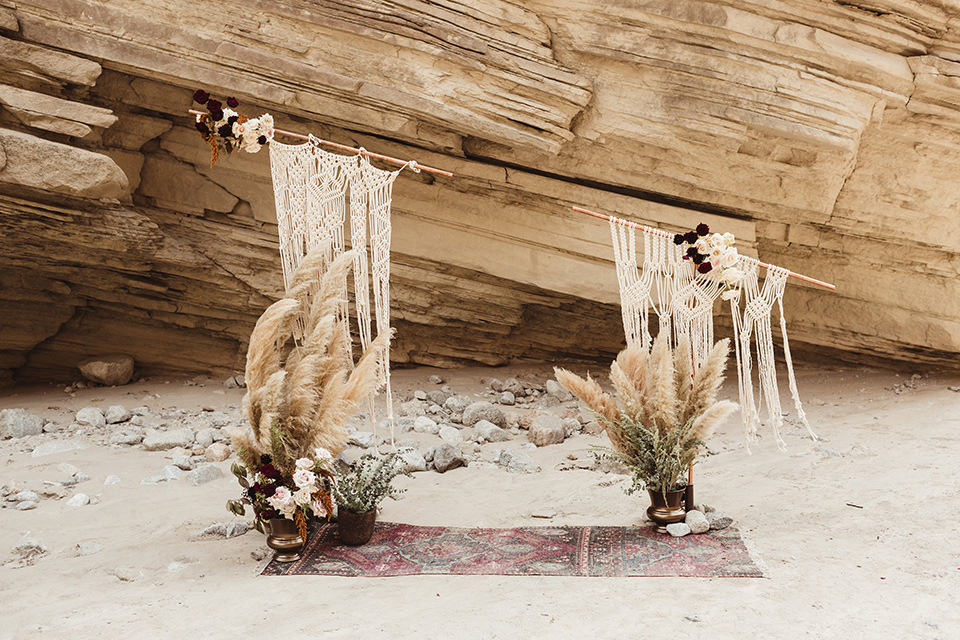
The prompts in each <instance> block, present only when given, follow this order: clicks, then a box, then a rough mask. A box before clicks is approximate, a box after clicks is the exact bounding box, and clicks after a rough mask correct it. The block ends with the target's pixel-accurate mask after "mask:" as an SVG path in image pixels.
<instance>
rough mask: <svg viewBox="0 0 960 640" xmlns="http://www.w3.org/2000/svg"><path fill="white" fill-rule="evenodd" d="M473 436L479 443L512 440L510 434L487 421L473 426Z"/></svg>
mask: <svg viewBox="0 0 960 640" xmlns="http://www.w3.org/2000/svg"><path fill="white" fill-rule="evenodd" d="M473 434H474V437H475V439H476V440H477V442H505V441H507V440H509V439H510V434H508V433H507V432H506V431H504V430H503V429H501V428H500V427H498V426H497V425H495V424H493V423H492V422H488V421H486V420H481V421H480V422H478V423H477V424H475V425H473Z"/></svg>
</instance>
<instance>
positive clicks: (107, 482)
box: [103, 476, 120, 486]
mask: <svg viewBox="0 0 960 640" xmlns="http://www.w3.org/2000/svg"><path fill="white" fill-rule="evenodd" d="M103 484H104V486H110V485H112V484H120V476H107V479H106V480H104V481H103Z"/></svg>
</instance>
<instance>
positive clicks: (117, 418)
mask: <svg viewBox="0 0 960 640" xmlns="http://www.w3.org/2000/svg"><path fill="white" fill-rule="evenodd" d="M103 417H104V418H106V420H107V424H117V423H118V422H126V421H127V420H129V419H130V418H132V417H133V414H132V413H130V411H129V410H128V409H127V408H126V407H124V406H123V405H120V404H115V405H111V406H109V407H107V411H106V413H104V416H103Z"/></svg>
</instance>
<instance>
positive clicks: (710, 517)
mask: <svg viewBox="0 0 960 640" xmlns="http://www.w3.org/2000/svg"><path fill="white" fill-rule="evenodd" d="M705 515H706V516H707V522H709V523H710V529H712V530H713V531H717V530H719V529H726V528H727V527H729V526H730V525H732V524H733V518H731V517H730V516H725V515H723V514H722V513H720V512H719V511H711V512H709V513H707V514H705Z"/></svg>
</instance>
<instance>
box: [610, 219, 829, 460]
mask: <svg viewBox="0 0 960 640" xmlns="http://www.w3.org/2000/svg"><path fill="white" fill-rule="evenodd" d="M636 232H637V229H636V228H635V227H633V226H631V225H629V224H627V223H626V222H625V221H624V220H621V219H619V218H611V220H610V235H611V237H612V240H613V255H614V260H615V261H616V265H617V280H618V282H619V285H620V307H621V311H622V314H623V330H624V333H625V334H626V337H627V343H628V344H639V345H641V346H643V347H649V345H650V343H651V341H652V338H651V335H650V311H651V310H653V312H654V313H655V314H656V316H657V318H658V322H659V330H660V331H667V332H669V334H670V335H671V336H672V337H673V339H674V342H675V341H676V340H677V339H678V338H680V337H681V336H685V337H687V338H688V339H689V340H690V346H691V348H692V354H693V361H694V362H693V365H694V370H697V369H699V368H700V366H701V365H703V363H704V362H705V361H706V359H707V356H708V355H709V353H710V349H711V348H712V347H713V340H714V333H713V308H714V303H715V302H716V300H717V298H719V297H720V296H721V294H723V292H724V287H723V286H722V285H719V284H717V283H716V282H715V281H714V280H712V279H710V278H706V277H703V276H697V274H696V271H695V270H694V267H693V264H692V263H691V262H690V261H689V260H684V259H683V250H682V248H681V247H679V246H678V245H676V244H674V242H673V237H674V234H672V233H667V232H666V231H660V230H658V229H648V228H645V229H643V230H641V231H640V234H641V236H642V247H643V262H642V263H640V264H638V263H637V238H636V236H637V233H636ZM737 266H738V267H739V268H740V269H741V270H742V271H743V272H744V274H745V276H744V277H743V278H742V279H741V280H740V282H738V283H737V284H736V285H733V286H732V291H731V292H730V296H729V298H730V299H729V302H730V313H731V315H732V317H733V328H734V347H735V348H734V352H735V354H736V361H737V374H738V375H737V382H738V388H739V391H740V410H741V413H742V415H743V426H744V433H745V436H746V438H747V442H748V444H749V442H750V441H751V440H754V439H755V438H756V435H757V425H758V424H759V422H760V418H759V411H758V406H759V405H765V406H766V409H767V413H768V414H769V415H768V418H769V421H770V424H771V426H772V428H773V432H774V434H775V437H776V439H777V446H778V447H780V448H781V449H782V448H784V446H785V443H784V441H783V438H782V437H781V435H780V427H781V426H782V425H783V417H782V409H781V406H780V393H779V388H778V385H777V370H776V361H775V358H774V350H773V329H772V326H771V316H772V312H773V307H774V305H776V306H777V310H778V312H779V314H780V333H781V336H782V337H783V354H784V358H785V360H786V363H787V375H788V378H789V383H790V393H791V395H792V396H793V401H794V405H795V407H796V410H797V416H798V419H799V420H800V422H801V423H802V424H803V425H804V426H805V427H806V428H807V431H808V432H809V433H810V436H811V437H816V436H814V434H813V431H812V430H811V429H810V424H809V423H808V422H807V416H806V414H805V413H804V411H803V406H802V405H801V403H800V393H799V391H798V389H797V381H796V377H795V375H794V372H793V360H792V359H791V357H790V343H789V342H788V340H787V323H786V318H784V315H783V291H784V287H785V285H786V281H787V277H788V276H789V275H790V272H789V271H788V270H786V269H783V268H781V267H773V266H771V267H770V268H769V269H767V275H766V278H765V279H764V281H763V286H762V287H761V286H760V285H759V282H758V278H757V264H756V261H753V260H750V259H749V258H745V257H743V256H741V257H740V262H739V264H738V265H737ZM752 345H755V347H756V369H757V377H758V393H757V394H755V393H754V383H753V362H754V355H753V347H752Z"/></svg>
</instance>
